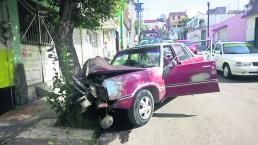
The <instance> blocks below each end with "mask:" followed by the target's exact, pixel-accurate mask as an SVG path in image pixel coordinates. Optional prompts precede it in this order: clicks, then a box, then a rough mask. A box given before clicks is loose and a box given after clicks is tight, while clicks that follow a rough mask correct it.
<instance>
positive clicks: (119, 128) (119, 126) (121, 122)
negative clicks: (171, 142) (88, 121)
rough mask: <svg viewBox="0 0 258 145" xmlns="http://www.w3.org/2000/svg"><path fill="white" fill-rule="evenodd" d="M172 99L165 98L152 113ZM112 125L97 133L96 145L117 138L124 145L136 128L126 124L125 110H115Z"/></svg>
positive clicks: (105, 144)
mask: <svg viewBox="0 0 258 145" xmlns="http://www.w3.org/2000/svg"><path fill="white" fill-rule="evenodd" d="M174 99H175V97H174V98H172V97H171V98H167V99H166V100H164V101H163V102H162V103H159V104H155V108H154V111H157V110H158V109H160V108H162V107H163V106H165V105H166V104H168V103H169V102H171V101H172V100H174ZM112 115H113V116H114V124H113V125H112V126H111V127H110V128H109V129H106V130H101V131H100V132H99V134H98V135H97V136H98V140H97V143H96V144H97V145H108V144H109V143H110V142H112V141H114V140H115V139H116V138H119V140H120V144H124V143H126V142H128V139H129V135H130V133H131V132H132V130H133V129H135V128H136V127H135V126H133V125H132V124H130V123H129V122H128V117H127V113H126V110H117V111H116V112H115V113H114V114H112ZM192 116H195V115H185V114H159V113H154V114H153V117H175V118H182V117H192Z"/></svg>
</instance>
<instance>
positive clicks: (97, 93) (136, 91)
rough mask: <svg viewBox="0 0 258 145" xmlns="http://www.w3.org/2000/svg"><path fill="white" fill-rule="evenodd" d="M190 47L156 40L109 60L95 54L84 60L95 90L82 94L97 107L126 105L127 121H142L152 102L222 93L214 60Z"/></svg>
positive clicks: (149, 114) (89, 85)
mask: <svg viewBox="0 0 258 145" xmlns="http://www.w3.org/2000/svg"><path fill="white" fill-rule="evenodd" d="M189 51H190V50H188V49H185V48H184V47H180V46H179V45H175V46H173V44H153V45H146V46H139V47H136V48H131V49H127V50H123V51H120V52H118V53H117V54H116V55H115V57H114V59H113V60H112V62H111V64H108V63H107V62H106V61H105V60H104V59H102V58H100V57H97V58H94V59H91V60H89V61H88V62H87V63H85V65H84V69H85V78H86V80H87V85H85V87H86V88H88V90H89V91H90V92H91V93H89V94H88V95H87V96H85V98H84V99H85V100H86V101H88V102H89V103H90V104H95V105H96V106H97V108H106V109H107V110H116V109H126V110H127V111H126V112H127V115H128V119H129V121H130V122H131V123H132V124H134V125H136V126H141V125H144V124H146V123H147V122H148V121H149V120H150V118H151V117H152V114H153V111H154V104H156V103H160V102H162V101H163V100H165V99H166V98H169V97H177V96H184V95H192V94H200V93H210V92H218V91H219V86H218V81H217V74H216V73H217V71H216V68H215V62H213V61H204V60H203V59H201V58H200V57H195V56H194V55H192V53H191V52H189ZM85 100H84V102H85ZM84 104H87V103H84ZM107 114H108V112H107ZM110 117H111V116H110V115H109V118H110ZM111 120H112V119H111ZM105 121H106V124H109V125H108V126H110V125H111V124H112V121H110V119H106V120H105ZM108 121H109V123H107V122H108Z"/></svg>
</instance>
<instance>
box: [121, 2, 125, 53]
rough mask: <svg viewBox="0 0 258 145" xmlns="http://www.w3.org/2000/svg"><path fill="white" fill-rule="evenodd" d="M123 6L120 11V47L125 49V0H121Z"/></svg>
mask: <svg viewBox="0 0 258 145" xmlns="http://www.w3.org/2000/svg"><path fill="white" fill-rule="evenodd" d="M121 2H122V4H123V7H122V10H121V13H120V49H121V50H122V49H124V31H123V28H124V27H123V25H124V6H125V0H121Z"/></svg>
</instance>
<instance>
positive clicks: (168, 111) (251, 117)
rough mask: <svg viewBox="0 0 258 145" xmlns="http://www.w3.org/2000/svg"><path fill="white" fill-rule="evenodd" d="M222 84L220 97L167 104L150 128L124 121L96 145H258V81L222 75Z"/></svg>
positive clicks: (181, 99) (184, 98) (196, 97)
mask: <svg viewBox="0 0 258 145" xmlns="http://www.w3.org/2000/svg"><path fill="white" fill-rule="evenodd" d="M219 81H220V90H221V91H220V92H219V93H210V94H202V95H194V96H182V97H177V98H175V99H173V100H168V101H166V102H165V103H164V105H163V106H158V107H157V108H159V107H160V108H159V109H157V110H156V111H155V113H154V114H153V118H152V119H151V120H150V122H149V123H148V124H147V125H145V126H143V127H139V128H133V127H132V126H130V125H128V124H127V123H126V122H123V121H122V123H120V124H115V125H114V126H113V127H112V128H111V129H109V130H105V131H102V132H101V136H100V138H99V140H98V142H97V144H99V145H105V144H110V145H119V144H126V145H258V78H257V77H248V78H246V77H245V78H239V77H237V78H234V79H233V80H226V79H224V78H223V77H222V75H221V74H220V73H219ZM120 119H121V118H120Z"/></svg>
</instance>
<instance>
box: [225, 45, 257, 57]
mask: <svg viewBox="0 0 258 145" xmlns="http://www.w3.org/2000/svg"><path fill="white" fill-rule="evenodd" d="M223 51H224V54H252V53H258V50H257V49H255V48H254V47H253V46H252V45H250V44H248V43H226V44H223Z"/></svg>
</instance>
